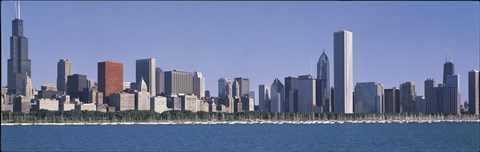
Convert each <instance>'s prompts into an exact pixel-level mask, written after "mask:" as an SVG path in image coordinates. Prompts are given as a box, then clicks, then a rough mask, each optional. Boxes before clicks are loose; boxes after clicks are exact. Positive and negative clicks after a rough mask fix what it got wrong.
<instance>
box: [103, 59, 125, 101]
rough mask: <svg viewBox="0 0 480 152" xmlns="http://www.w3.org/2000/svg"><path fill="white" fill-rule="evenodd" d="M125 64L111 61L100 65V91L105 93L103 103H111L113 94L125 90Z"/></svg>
mask: <svg viewBox="0 0 480 152" xmlns="http://www.w3.org/2000/svg"><path fill="white" fill-rule="evenodd" d="M122 89H123V64H122V63H116V62H111V61H105V62H99V63H98V91H99V92H103V96H104V99H103V101H110V100H109V97H110V95H111V94H112V93H120V92H122V91H123V90H122Z"/></svg>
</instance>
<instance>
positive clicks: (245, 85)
mask: <svg viewBox="0 0 480 152" xmlns="http://www.w3.org/2000/svg"><path fill="white" fill-rule="evenodd" d="M235 81H237V82H238V84H239V87H240V93H239V94H238V96H239V97H242V96H248V93H249V92H250V79H248V78H242V77H238V78H235Z"/></svg>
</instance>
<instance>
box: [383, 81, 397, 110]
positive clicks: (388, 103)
mask: <svg viewBox="0 0 480 152" xmlns="http://www.w3.org/2000/svg"><path fill="white" fill-rule="evenodd" d="M399 112H400V90H398V89H397V88H395V87H393V88H392V89H385V113H399Z"/></svg>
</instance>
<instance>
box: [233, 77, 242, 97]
mask: <svg viewBox="0 0 480 152" xmlns="http://www.w3.org/2000/svg"><path fill="white" fill-rule="evenodd" d="M232 97H233V98H234V99H240V97H241V94H240V84H239V83H238V81H237V80H233V84H232Z"/></svg>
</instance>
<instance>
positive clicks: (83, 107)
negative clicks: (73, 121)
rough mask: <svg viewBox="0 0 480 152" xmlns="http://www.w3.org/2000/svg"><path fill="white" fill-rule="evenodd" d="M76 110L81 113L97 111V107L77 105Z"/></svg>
mask: <svg viewBox="0 0 480 152" xmlns="http://www.w3.org/2000/svg"><path fill="white" fill-rule="evenodd" d="M75 109H76V110H81V111H97V105H95V104H94V103H80V104H76V105H75Z"/></svg>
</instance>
